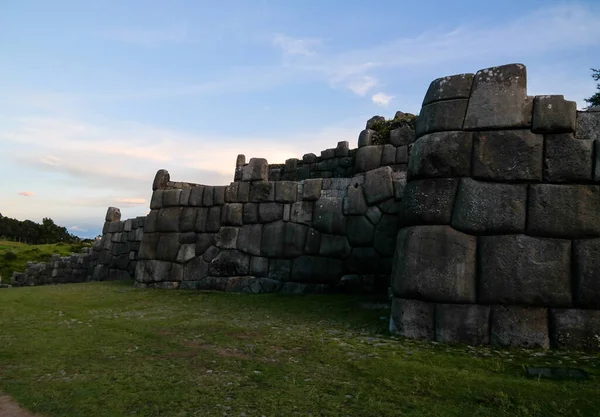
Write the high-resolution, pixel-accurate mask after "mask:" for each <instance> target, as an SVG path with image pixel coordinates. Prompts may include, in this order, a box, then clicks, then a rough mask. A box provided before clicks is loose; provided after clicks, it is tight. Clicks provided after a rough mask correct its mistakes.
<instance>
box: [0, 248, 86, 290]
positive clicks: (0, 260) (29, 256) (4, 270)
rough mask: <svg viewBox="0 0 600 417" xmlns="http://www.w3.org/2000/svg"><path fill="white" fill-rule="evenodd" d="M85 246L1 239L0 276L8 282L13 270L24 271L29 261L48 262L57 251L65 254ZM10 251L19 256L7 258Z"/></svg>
mask: <svg viewBox="0 0 600 417" xmlns="http://www.w3.org/2000/svg"><path fill="white" fill-rule="evenodd" d="M83 247H84V245H83V244H73V245H71V244H69V243H55V244H48V245H27V244H25V243H18V242H10V241H7V240H0V277H2V282H4V283H7V284H8V283H9V282H10V277H11V276H12V273H13V271H18V272H24V271H25V268H26V267H27V262H30V261H31V262H47V261H49V260H50V257H51V256H52V255H53V254H55V253H59V254H61V255H63V256H65V255H69V254H70V253H71V252H79V251H80V250H81V248H83ZM8 252H12V253H14V254H15V255H16V256H17V257H16V259H10V258H7V257H6V253H8Z"/></svg>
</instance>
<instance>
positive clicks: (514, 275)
mask: <svg viewBox="0 0 600 417" xmlns="http://www.w3.org/2000/svg"><path fill="white" fill-rule="evenodd" d="M478 258H479V259H478V267H479V275H478V276H479V282H478V284H479V285H478V291H479V293H478V298H477V302H479V303H484V304H520V305H531V306H554V307H563V306H569V305H571V283H570V281H571V272H570V268H571V242H570V241H569V240H561V239H542V238H535V237H530V236H525V235H505V236H482V237H480V238H479V248H478Z"/></svg>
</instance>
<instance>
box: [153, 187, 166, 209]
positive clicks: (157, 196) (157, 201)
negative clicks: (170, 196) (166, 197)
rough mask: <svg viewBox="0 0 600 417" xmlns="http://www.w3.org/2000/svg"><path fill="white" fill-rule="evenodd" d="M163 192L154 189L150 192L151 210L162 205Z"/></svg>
mask: <svg viewBox="0 0 600 417" xmlns="http://www.w3.org/2000/svg"><path fill="white" fill-rule="evenodd" d="M163 193H164V190H156V191H154V192H153V193H152V198H151V199H150V209H151V210H158V209H161V208H162V207H163V202H162V201H163Z"/></svg>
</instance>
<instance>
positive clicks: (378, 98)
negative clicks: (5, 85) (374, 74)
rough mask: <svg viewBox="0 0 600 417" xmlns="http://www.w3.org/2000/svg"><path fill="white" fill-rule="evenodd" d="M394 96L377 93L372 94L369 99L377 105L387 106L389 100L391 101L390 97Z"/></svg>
mask: <svg viewBox="0 0 600 417" xmlns="http://www.w3.org/2000/svg"><path fill="white" fill-rule="evenodd" d="M393 98H394V96H389V95H387V94H385V93H377V94H374V95H373V97H371V100H372V101H373V103H375V104H377V105H378V106H383V107H385V106H387V105H388V104H390V102H391V101H392V99H393Z"/></svg>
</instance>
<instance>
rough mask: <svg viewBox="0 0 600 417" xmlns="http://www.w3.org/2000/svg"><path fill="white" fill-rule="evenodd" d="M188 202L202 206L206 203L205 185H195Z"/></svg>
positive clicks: (191, 204) (194, 205)
mask: <svg viewBox="0 0 600 417" xmlns="http://www.w3.org/2000/svg"><path fill="white" fill-rule="evenodd" d="M188 203H189V205H190V206H192V207H201V206H202V205H203V203H204V186H203V185H199V186H197V187H193V188H192V191H191V192H190V198H189V200H188Z"/></svg>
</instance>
